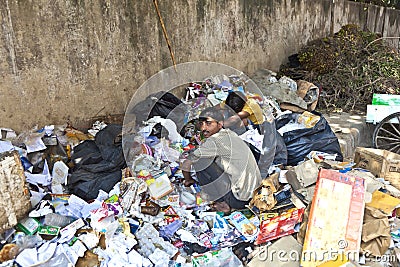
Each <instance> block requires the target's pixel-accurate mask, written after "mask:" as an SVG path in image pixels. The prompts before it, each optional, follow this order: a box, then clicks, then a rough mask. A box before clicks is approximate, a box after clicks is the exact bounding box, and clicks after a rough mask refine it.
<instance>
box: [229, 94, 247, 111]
mask: <svg viewBox="0 0 400 267" xmlns="http://www.w3.org/2000/svg"><path fill="white" fill-rule="evenodd" d="M246 100H247V99H246V96H245V95H244V94H243V93H242V92H240V91H234V92H230V93H229V95H228V97H227V98H226V100H225V104H226V105H227V106H229V107H230V108H231V109H233V110H234V111H235V112H236V113H239V112H240V111H242V109H243V107H244V105H245V104H246Z"/></svg>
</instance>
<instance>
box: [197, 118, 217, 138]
mask: <svg viewBox="0 0 400 267" xmlns="http://www.w3.org/2000/svg"><path fill="white" fill-rule="evenodd" d="M199 124H200V130H201V132H202V133H203V135H204V137H205V138H208V137H210V136H211V135H213V134H216V133H218V132H219V130H221V128H222V123H221V122H218V121H216V120H214V119H213V118H211V117H207V119H206V120H203V121H200V122H199Z"/></svg>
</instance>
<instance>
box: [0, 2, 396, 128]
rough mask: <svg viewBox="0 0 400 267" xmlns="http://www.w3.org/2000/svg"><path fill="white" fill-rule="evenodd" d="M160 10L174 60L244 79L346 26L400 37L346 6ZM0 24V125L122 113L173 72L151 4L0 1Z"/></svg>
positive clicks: (389, 15)
mask: <svg viewBox="0 0 400 267" xmlns="http://www.w3.org/2000/svg"><path fill="white" fill-rule="evenodd" d="M158 3H159V8H160V11H161V15H162V16H163V19H164V22H165V25H166V28H167V31H168V35H169V37H170V41H171V44H172V48H173V51H174V54H175V59H176V62H177V63H183V62H188V61H197V60H209V61H215V62H219V63H225V64H228V65H230V66H232V67H235V68H237V69H239V70H242V71H243V72H245V73H247V74H251V73H252V72H253V71H255V70H256V69H258V68H269V69H272V70H275V71H276V70H278V69H279V66H280V64H281V63H283V62H284V61H286V59H287V56H289V55H291V54H293V53H295V52H297V51H298V50H299V48H300V47H301V46H303V45H304V44H306V42H307V41H308V40H310V39H315V38H319V37H323V36H326V35H327V34H329V33H330V32H332V31H337V30H338V29H340V27H341V26H343V25H345V24H347V23H355V24H359V25H361V26H362V27H363V28H365V29H366V28H369V29H371V30H374V31H378V32H382V33H383V35H384V36H400V34H399V33H400V21H399V17H400V16H399V14H400V13H399V11H396V10H387V9H384V8H381V7H374V6H370V7H366V6H363V5H362V4H359V3H354V2H347V1H337V0H336V1H335V3H334V4H333V3H332V1H331V0H314V1H304V0H272V1H266V0H226V1H216V0H174V1H166V0H158ZM0 22H1V28H0V44H1V45H0V58H1V61H0V75H1V83H0V118H1V120H0V127H11V128H13V129H14V130H16V131H21V130H26V129H29V128H30V127H32V126H34V125H36V124H38V125H39V126H43V125H45V124H51V123H57V124H58V123H65V122H66V121H67V120H70V121H71V122H73V123H74V122H75V121H78V120H82V119H86V118H91V117H93V116H97V115H106V114H121V113H124V111H125V107H126V105H127V104H128V103H129V100H130V98H131V96H132V95H133V93H134V92H135V90H136V89H137V88H138V87H139V86H140V85H141V84H142V83H143V82H144V81H145V80H146V79H148V78H149V77H151V76H152V75H153V74H155V73H157V72H158V71H160V70H161V69H163V68H165V67H168V66H171V65H172V61H171V59H170V55H169V51H168V47H167V44H166V42H165V39H164V36H163V33H162V30H161V26H160V23H159V20H158V17H157V13H156V11H155V7H154V5H153V1H150V0H146V1H143V0H139V1H137V0H119V1H109V0H66V1H56V0H35V1H34V0H21V1H17V0H0ZM391 41H393V42H394V43H393V44H394V45H397V44H398V40H395V39H391Z"/></svg>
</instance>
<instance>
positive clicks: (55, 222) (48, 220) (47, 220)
mask: <svg viewBox="0 0 400 267" xmlns="http://www.w3.org/2000/svg"><path fill="white" fill-rule="evenodd" d="M73 221H74V219H72V218H70V217H67V216H63V215H60V214H57V213H49V214H46V216H45V217H44V222H43V223H44V224H45V225H49V226H59V227H65V226H67V225H68V224H70V223H72V222H73Z"/></svg>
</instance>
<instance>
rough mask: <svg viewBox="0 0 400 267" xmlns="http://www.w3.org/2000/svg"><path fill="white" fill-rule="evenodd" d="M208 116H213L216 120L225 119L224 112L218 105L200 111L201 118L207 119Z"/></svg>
mask: <svg viewBox="0 0 400 267" xmlns="http://www.w3.org/2000/svg"><path fill="white" fill-rule="evenodd" d="M207 118H212V119H214V120H216V121H223V120H224V116H223V115H222V112H221V111H220V110H219V109H218V108H217V107H216V106H214V107H209V108H206V109H205V110H203V111H202V112H201V113H200V116H199V120H201V121H202V120H206V119H207Z"/></svg>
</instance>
